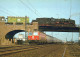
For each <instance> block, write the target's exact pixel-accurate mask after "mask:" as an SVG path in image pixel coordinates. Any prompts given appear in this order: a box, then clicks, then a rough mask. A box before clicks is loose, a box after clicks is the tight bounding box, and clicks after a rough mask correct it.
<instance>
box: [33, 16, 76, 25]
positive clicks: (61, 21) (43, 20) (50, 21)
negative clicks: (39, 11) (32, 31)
mask: <svg viewBox="0 0 80 57" xmlns="http://www.w3.org/2000/svg"><path fill="white" fill-rule="evenodd" d="M35 21H36V22H38V25H39V26H57V27H75V20H71V19H70V18H69V19H64V18H61V19H57V18H37V19H36V20H33V21H32V22H35Z"/></svg>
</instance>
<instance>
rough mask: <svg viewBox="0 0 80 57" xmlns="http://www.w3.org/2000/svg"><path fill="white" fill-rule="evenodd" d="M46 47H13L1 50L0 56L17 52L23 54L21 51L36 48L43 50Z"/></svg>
mask: <svg viewBox="0 0 80 57" xmlns="http://www.w3.org/2000/svg"><path fill="white" fill-rule="evenodd" d="M45 47H48V45H44V46H43V45H35V46H23V47H22V46H15V48H14V47H8V48H7V47H6V48H2V50H0V56H3V55H10V54H13V53H18V52H23V51H29V50H35V49H38V48H45Z"/></svg>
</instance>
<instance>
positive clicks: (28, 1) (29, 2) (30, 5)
mask: <svg viewBox="0 0 80 57" xmlns="http://www.w3.org/2000/svg"><path fill="white" fill-rule="evenodd" d="M27 2H28V4H29V5H30V6H31V7H32V8H33V9H34V10H35V11H36V12H37V13H38V14H39V15H40V16H41V17H42V15H41V14H40V12H39V11H38V10H37V9H35V8H34V7H33V5H32V4H31V3H30V1H29V0H27Z"/></svg>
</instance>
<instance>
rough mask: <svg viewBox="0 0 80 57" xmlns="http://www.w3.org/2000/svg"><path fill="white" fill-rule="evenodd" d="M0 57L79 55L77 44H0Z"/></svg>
mask: <svg viewBox="0 0 80 57" xmlns="http://www.w3.org/2000/svg"><path fill="white" fill-rule="evenodd" d="M0 57H80V46H79V45H77V44H72V45H67V44H45V45H17V46H0Z"/></svg>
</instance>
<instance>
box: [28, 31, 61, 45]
mask: <svg viewBox="0 0 80 57" xmlns="http://www.w3.org/2000/svg"><path fill="white" fill-rule="evenodd" d="M28 42H29V43H35V44H46V43H54V42H62V41H61V40H59V39H57V38H55V37H51V36H49V35H46V34H45V33H42V32H39V31H36V32H28Z"/></svg>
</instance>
